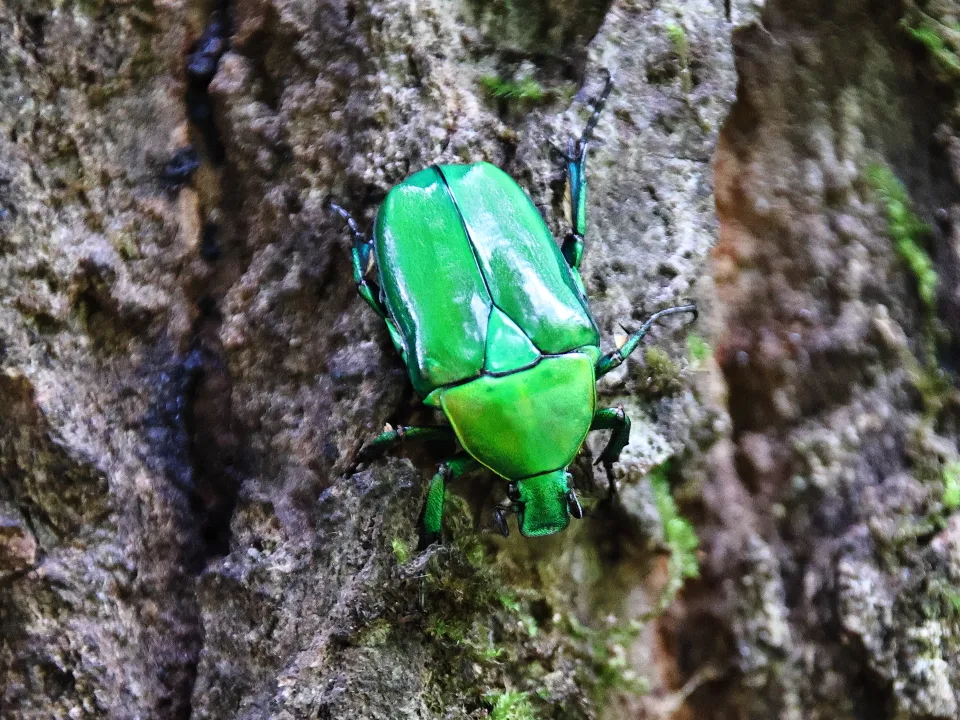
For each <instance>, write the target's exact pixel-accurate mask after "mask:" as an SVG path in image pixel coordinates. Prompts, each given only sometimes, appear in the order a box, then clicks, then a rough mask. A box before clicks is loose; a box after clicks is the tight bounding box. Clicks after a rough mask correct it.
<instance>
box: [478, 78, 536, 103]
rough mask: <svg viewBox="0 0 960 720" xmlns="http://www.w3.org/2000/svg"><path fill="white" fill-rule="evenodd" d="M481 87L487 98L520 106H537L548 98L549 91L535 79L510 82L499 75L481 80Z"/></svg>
mask: <svg viewBox="0 0 960 720" xmlns="http://www.w3.org/2000/svg"><path fill="white" fill-rule="evenodd" d="M480 87H482V88H483V91H484V93H486V95H487V97H489V98H491V99H494V100H502V101H504V102H506V103H508V104H513V105H519V106H527V107H529V106H531V105H536V104H538V103H540V102H543V100H544V99H545V98H546V97H547V91H546V90H544V88H543V86H542V85H541V84H540V83H538V82H537V81H536V80H534V79H533V78H529V77H528V78H521V79H519V80H509V79H506V78H502V77H499V76H497V75H485V76H483V77H482V78H480Z"/></svg>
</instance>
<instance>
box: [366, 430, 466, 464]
mask: <svg viewBox="0 0 960 720" xmlns="http://www.w3.org/2000/svg"><path fill="white" fill-rule="evenodd" d="M453 438H454V434H453V428H451V427H447V426H441V427H407V426H403V425H401V426H398V427H395V428H391V429H390V430H385V431H384V432H382V433H380V434H379V435H377V436H376V437H375V438H374V439H373V440H371V441H370V442H369V443H368V444H366V445H365V446H364V447H363V448H362V449H361V450H360V452H359V454H358V455H357V462H369V461H370V460H373V459H375V458H378V457H380V456H381V455H382V454H383V453H384V452H386V451H387V450H388V449H390V448H392V447H395V446H397V445H399V444H400V443H402V442H404V441H406V440H427V441H429V440H453Z"/></svg>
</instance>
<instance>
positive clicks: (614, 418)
mask: <svg viewBox="0 0 960 720" xmlns="http://www.w3.org/2000/svg"><path fill="white" fill-rule="evenodd" d="M590 429H591V430H613V432H612V433H610V439H609V440H608V441H607V446H606V447H605V448H604V449H603V452H602V453H600V457H598V458H597V462H596V463H595V464H597V465H600V464H601V463H603V469H604V470H605V471H606V473H607V483H608V484H609V486H610V494H611V495H613V494H614V493H615V492H616V491H617V484H616V481H615V480H614V477H613V464H614V463H615V462H617V460H619V459H620V453H621V452H622V451H623V449H624V448H625V447H626V446H627V444H628V443H629V442H630V418H629V417H628V416H627V414H626V413H625V412H624V411H623V408H622V407H619V406H618V407H615V408H603V409H601V410H597V412H596V414H595V415H594V416H593V423H592V424H591V425H590Z"/></svg>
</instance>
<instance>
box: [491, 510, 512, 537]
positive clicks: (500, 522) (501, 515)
mask: <svg viewBox="0 0 960 720" xmlns="http://www.w3.org/2000/svg"><path fill="white" fill-rule="evenodd" d="M493 526H494V527H495V528H496V529H497V532H498V533H500V534H501V535H503V536H504V537H510V526H508V525H507V513H506V511H505V510H504V509H503V508H497V509H496V510H494V511H493Z"/></svg>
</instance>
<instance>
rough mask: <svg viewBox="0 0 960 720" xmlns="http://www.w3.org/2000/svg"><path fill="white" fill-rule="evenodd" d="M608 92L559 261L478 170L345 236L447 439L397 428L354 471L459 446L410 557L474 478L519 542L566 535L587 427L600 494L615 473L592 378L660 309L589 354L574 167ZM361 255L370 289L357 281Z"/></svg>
mask: <svg viewBox="0 0 960 720" xmlns="http://www.w3.org/2000/svg"><path fill="white" fill-rule="evenodd" d="M610 89H611V83H610V81H609V78H608V81H607V84H606V86H605V88H604V91H603V93H602V95H601V96H600V98H599V100H598V101H597V102H596V104H595V107H594V112H593V115H592V116H591V118H590V121H589V122H588V124H587V127H586V129H585V130H584V132H583V135H582V136H581V137H580V139H579V140H578V141H576V142H571V144H570V148H569V151H568V157H567V158H566V169H567V178H568V183H569V197H568V211H569V214H570V216H571V217H570V220H571V222H572V226H573V228H572V231H571V232H570V233H569V234H568V236H567V238H566V240H565V241H564V243H563V247H562V249H561V248H558V247H557V244H556V242H554V239H553V237H552V236H551V234H550V231H549V229H548V228H547V226H546V223H545V222H544V221H543V218H542V217H541V216H540V213H539V212H538V211H537V209H536V207H535V206H534V205H533V203H532V202H531V200H530V198H529V197H528V196H527V195H526V193H524V191H523V190H522V189H521V188H520V187H519V186H518V185H517V184H516V182H514V181H513V180H512V179H511V178H510V177H509V176H508V175H507V174H506V173H504V172H503V171H502V170H499V169H498V168H496V167H494V166H493V165H490V164H488V163H476V164H472V165H441V166H432V167H429V168H426V169H424V170H421V171H419V172H417V173H415V174H413V175H411V176H410V177H408V178H407V179H406V180H404V181H403V182H402V183H400V184H399V185H397V186H396V187H394V188H393V189H392V190H391V191H390V192H389V194H388V195H387V197H386V199H385V200H384V201H383V204H382V205H381V207H380V209H379V211H378V213H377V219H376V225H375V229H374V236H373V239H372V241H368V240H367V239H366V238H365V237H364V236H363V235H362V234H361V233H360V232H359V230H358V228H357V226H356V223H355V222H354V221H353V219H352V218H351V217H350V216H349V215H348V214H347V213H346V211H344V210H342V209H341V208H339V207H338V206H333V207H334V209H335V210H336V211H337V212H339V213H340V214H341V215H342V216H344V217H345V218H346V219H347V221H348V222H349V224H350V227H351V229H352V230H353V232H354V236H355V243H354V250H353V264H354V279H355V280H356V282H357V286H358V289H359V291H360V294H361V295H362V296H363V298H364V299H365V300H366V301H367V302H368V303H369V304H370V305H371V307H373V309H374V310H375V311H376V312H377V313H378V314H379V315H380V316H381V317H382V318H383V319H384V321H385V322H386V325H387V329H388V330H389V332H390V337H391V338H392V340H393V344H394V345H395V346H396V348H397V351H398V352H399V353H400V355H401V357H402V358H403V360H404V362H405V364H406V366H407V369H408V371H409V374H410V379H411V381H412V383H413V387H414V389H415V390H416V392H417V394H418V395H419V396H420V397H421V398H422V399H423V402H424V403H425V404H426V405H428V406H431V407H434V408H437V409H439V410H441V411H442V412H443V414H444V415H445V416H446V418H447V420H448V422H449V427H446V426H441V427H430V428H397V429H390V430H388V431H387V432H384V433H383V434H381V435H380V436H379V437H377V438H376V439H375V440H373V442H372V443H371V444H370V445H369V446H368V447H367V448H365V450H364V452H363V453H362V459H368V458H370V457H371V456H372V455H374V454H375V453H376V452H379V451H381V450H382V449H384V448H386V447H388V446H390V445H392V444H394V443H396V442H399V441H401V440H403V439H405V438H435V437H449V436H450V434H451V432H452V433H453V434H455V435H456V438H457V439H458V440H459V442H460V444H461V446H462V447H463V450H464V453H463V454H461V455H458V456H456V457H455V458H453V459H452V460H450V461H449V462H447V463H445V464H444V465H443V466H441V468H440V471H439V472H438V473H437V474H436V475H435V476H434V478H433V480H432V482H431V485H430V490H429V493H428V496H427V502H426V505H425V507H424V512H423V517H422V535H421V545H426V544H428V543H429V542H432V541H433V540H435V539H437V538H438V537H439V534H440V528H441V522H442V513H443V496H444V493H445V486H446V482H447V481H448V480H450V479H453V478H455V477H458V476H460V475H462V474H464V473H467V472H470V471H471V470H474V469H477V468H478V467H479V466H481V465H482V466H485V467H487V468H489V469H490V470H492V471H493V472H495V473H496V474H498V475H500V476H501V477H503V478H504V479H506V480H507V481H508V488H507V494H508V502H507V504H505V505H503V506H501V507H500V509H499V510H498V511H497V515H496V521H497V525H498V528H499V529H500V530H501V532H504V534H506V532H507V524H506V519H505V512H506V511H508V510H510V511H513V512H515V513H516V514H517V519H518V525H519V529H520V532H521V533H522V534H523V535H526V536H541V535H550V534H552V533H555V532H558V531H560V530H562V529H564V528H565V527H566V526H567V524H568V523H569V519H570V515H573V516H574V517H578V518H579V517H580V516H581V510H580V504H579V502H578V500H577V496H576V493H575V492H574V490H573V489H572V488H571V487H570V482H569V478H570V476H569V473H568V472H567V467H568V466H569V465H570V463H571V462H572V461H573V459H574V458H575V457H576V455H577V453H578V452H579V450H580V447H581V446H582V445H583V441H584V439H585V438H586V436H587V433H588V432H589V431H590V430H599V429H612V430H613V434H612V435H611V438H610V441H609V442H608V443H607V446H606V448H605V449H604V451H603V453H602V454H601V455H600V458H599V460H598V462H602V463H603V464H604V467H605V468H606V470H607V474H608V478H609V479H610V483H611V489H613V475H612V465H613V462H614V461H616V459H617V458H618V457H619V455H620V451H621V450H622V449H623V447H624V446H625V445H626V444H627V443H628V442H629V437H630V420H629V418H627V417H626V415H624V413H623V411H622V410H621V409H619V408H617V409H601V410H598V409H597V407H596V404H597V399H596V380H597V378H598V377H600V376H602V375H603V374H605V373H607V372H609V371H610V370H612V369H613V368H615V367H617V366H618V365H620V364H621V363H622V362H623V360H624V358H626V357H627V356H628V355H629V354H630V353H631V352H633V350H634V349H635V348H636V347H637V345H638V344H639V343H640V341H641V340H642V339H643V337H644V335H645V334H646V333H647V331H648V330H649V328H650V326H651V325H652V324H653V322H655V321H656V320H657V319H658V318H660V317H663V316H665V315H670V314H673V313H678V312H693V313H695V312H696V308H695V307H694V306H693V305H684V306H679V307H674V308H668V309H666V310H662V311H660V312H659V313H657V314H655V315H654V316H653V317H651V318H650V319H649V320H648V321H647V322H646V323H644V325H643V326H642V327H641V328H640V329H639V330H637V331H636V332H634V333H633V334H632V335H631V336H630V337H629V338H628V339H627V340H626V342H625V343H624V344H623V345H622V346H621V347H620V348H619V349H617V350H615V351H613V352H611V353H608V354H606V355H602V354H601V351H600V336H599V333H598V331H597V326H596V323H595V322H594V320H593V317H592V316H591V314H590V310H589V308H588V305H587V299H586V294H585V292H584V288H583V282H582V281H581V278H580V271H579V268H580V261H581V258H582V255H583V236H584V232H585V226H586V217H585V208H586V178H585V174H584V166H585V161H586V151H587V145H588V142H589V139H590V135H591V134H592V131H593V129H594V127H595V126H596V123H597V119H598V117H599V113H600V110H601V108H602V106H603V103H604V101H605V100H606V97H607V95H608V94H609V92H610ZM371 253H372V258H373V259H375V261H376V266H377V268H378V280H379V290H378V291H376V292H375V289H376V288H375V287H374V286H373V285H372V284H371V283H369V282H368V281H367V280H366V279H365V275H366V270H367V269H368V266H369V264H370V261H371Z"/></svg>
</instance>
